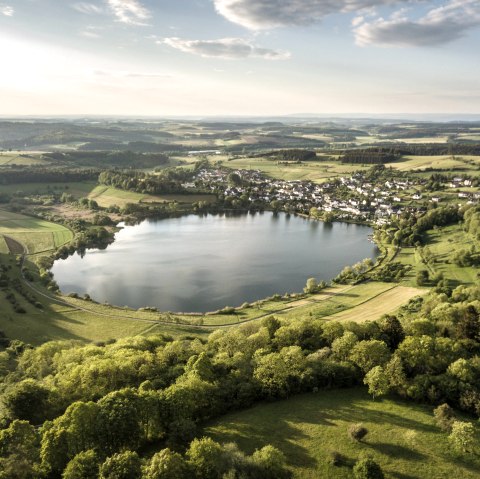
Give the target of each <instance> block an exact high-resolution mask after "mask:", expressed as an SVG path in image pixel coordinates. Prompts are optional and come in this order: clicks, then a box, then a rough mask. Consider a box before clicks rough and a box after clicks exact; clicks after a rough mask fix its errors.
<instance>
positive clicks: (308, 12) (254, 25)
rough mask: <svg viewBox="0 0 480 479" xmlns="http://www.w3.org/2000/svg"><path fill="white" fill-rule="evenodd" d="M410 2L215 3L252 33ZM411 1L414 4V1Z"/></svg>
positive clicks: (305, 0)
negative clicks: (252, 31)
mask: <svg viewBox="0 0 480 479" xmlns="http://www.w3.org/2000/svg"><path fill="white" fill-rule="evenodd" d="M408 1H409V0H214V4H215V8H216V10H217V12H218V13H220V14H221V15H223V16H224V17H225V18H227V19H228V20H230V21H231V22H234V23H237V24H239V25H242V26H244V27H246V28H249V29H252V30H258V29H265V28H275V27H282V26H294V25H308V24H311V23H315V22H318V21H320V20H321V19H322V18H324V17H326V16H327V15H330V14H333V13H340V12H352V11H358V10H362V9H367V8H371V7H377V6H385V5H393V4H399V3H407V2H408ZM413 1H414V0H413Z"/></svg>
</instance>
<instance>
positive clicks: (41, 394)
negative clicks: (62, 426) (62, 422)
mask: <svg viewBox="0 0 480 479" xmlns="http://www.w3.org/2000/svg"><path fill="white" fill-rule="evenodd" d="M49 396H50V391H49V390H48V389H47V388H45V387H44V386H42V385H41V384H40V383H39V382H38V381H35V380H33V379H25V380H24V381H21V382H19V383H16V384H14V385H13V386H12V387H10V389H9V390H8V391H7V393H6V394H5V395H4V397H3V403H4V404H5V406H6V408H7V409H8V410H9V412H10V414H11V415H12V416H13V417H14V418H15V419H24V420H26V421H29V422H31V423H32V424H40V423H42V422H43V421H45V418H46V417H47V416H48V414H49V401H48V400H49Z"/></svg>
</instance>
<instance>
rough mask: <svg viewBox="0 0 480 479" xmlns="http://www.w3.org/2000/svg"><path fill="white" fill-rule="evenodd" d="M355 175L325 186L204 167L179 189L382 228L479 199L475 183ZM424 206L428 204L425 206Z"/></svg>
mask: <svg viewBox="0 0 480 479" xmlns="http://www.w3.org/2000/svg"><path fill="white" fill-rule="evenodd" d="M379 171H380V174H368V173H365V172H356V173H354V174H352V175H351V176H349V177H347V176H343V177H339V178H335V179H333V180H330V181H328V182H325V183H320V184H319V183H314V182H312V181H300V180H297V181H286V180H280V179H273V178H269V177H268V176H265V175H264V174H263V173H262V172H261V171H259V170H241V169H239V170H234V171H232V170H229V169H226V168H221V167H219V168H204V169H201V170H199V171H198V172H197V174H196V175H195V177H194V178H193V181H192V182H191V183H187V184H184V185H183V186H184V187H186V188H187V189H189V188H200V189H204V190H207V191H211V192H214V193H215V194H217V195H218V197H219V198H220V199H224V201H226V202H230V203H232V204H233V205H234V206H240V205H243V206H249V205H251V206H258V207H260V206H263V207H265V206H266V205H267V206H268V207H270V208H272V209H274V210H280V209H282V210H285V211H288V212H297V213H302V214H309V215H311V216H326V217H328V218H329V219H337V220H344V221H355V222H366V223H375V224H378V225H381V224H385V223H386V222H388V219H389V218H390V217H391V216H392V215H401V214H402V213H404V212H417V213H422V212H425V211H426V210H427V209H428V208H429V207H435V205H436V204H437V203H440V202H457V203H458V204H464V203H467V204H475V203H478V202H479V201H480V192H479V191H478V188H473V186H474V183H475V182H476V180H472V179H471V178H465V177H455V178H452V179H450V180H448V182H446V183H442V184H441V185H440V187H439V188H440V191H434V192H431V191H427V180H426V179H425V178H411V177H409V178H406V177H396V176H395V175H387V176H388V179H386V175H385V173H384V171H382V170H381V169H380V170H379ZM429 205H430V206H429Z"/></svg>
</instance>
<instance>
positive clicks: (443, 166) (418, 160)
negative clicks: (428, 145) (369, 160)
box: [385, 155, 480, 175]
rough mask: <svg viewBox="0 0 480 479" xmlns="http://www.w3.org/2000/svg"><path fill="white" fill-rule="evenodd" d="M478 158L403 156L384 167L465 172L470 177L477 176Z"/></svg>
mask: <svg viewBox="0 0 480 479" xmlns="http://www.w3.org/2000/svg"><path fill="white" fill-rule="evenodd" d="M479 165H480V157H478V156H468V155H462V156H460V155H458V156H452V155H437V156H404V157H403V158H402V159H401V160H399V161H395V162H392V163H386V165H385V166H386V167H388V168H389V167H391V168H394V169H396V170H399V171H413V172H415V171H418V170H424V169H425V168H432V169H434V170H447V171H456V172H460V171H465V172H466V173H468V174H470V175H477V174H478V167H479Z"/></svg>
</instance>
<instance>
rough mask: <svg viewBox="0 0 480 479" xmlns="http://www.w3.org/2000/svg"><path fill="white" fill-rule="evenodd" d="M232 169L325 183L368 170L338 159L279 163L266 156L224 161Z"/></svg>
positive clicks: (286, 178)
mask: <svg viewBox="0 0 480 479" xmlns="http://www.w3.org/2000/svg"><path fill="white" fill-rule="evenodd" d="M223 166H226V167H228V168H232V169H251V170H260V171H262V172H264V173H265V174H266V175H268V176H270V177H272V178H278V179H282V180H288V181H293V180H310V181H314V182H316V183H324V182H326V181H328V179H330V178H336V177H340V176H344V175H351V174H352V173H353V172H354V171H359V170H366V169H368V168H367V167H365V166H363V165H347V164H342V163H340V162H336V161H309V162H304V163H300V164H296V163H292V164H289V165H279V164H277V161H275V160H271V159H266V158H240V159H235V160H230V161H227V162H224V163H223Z"/></svg>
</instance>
